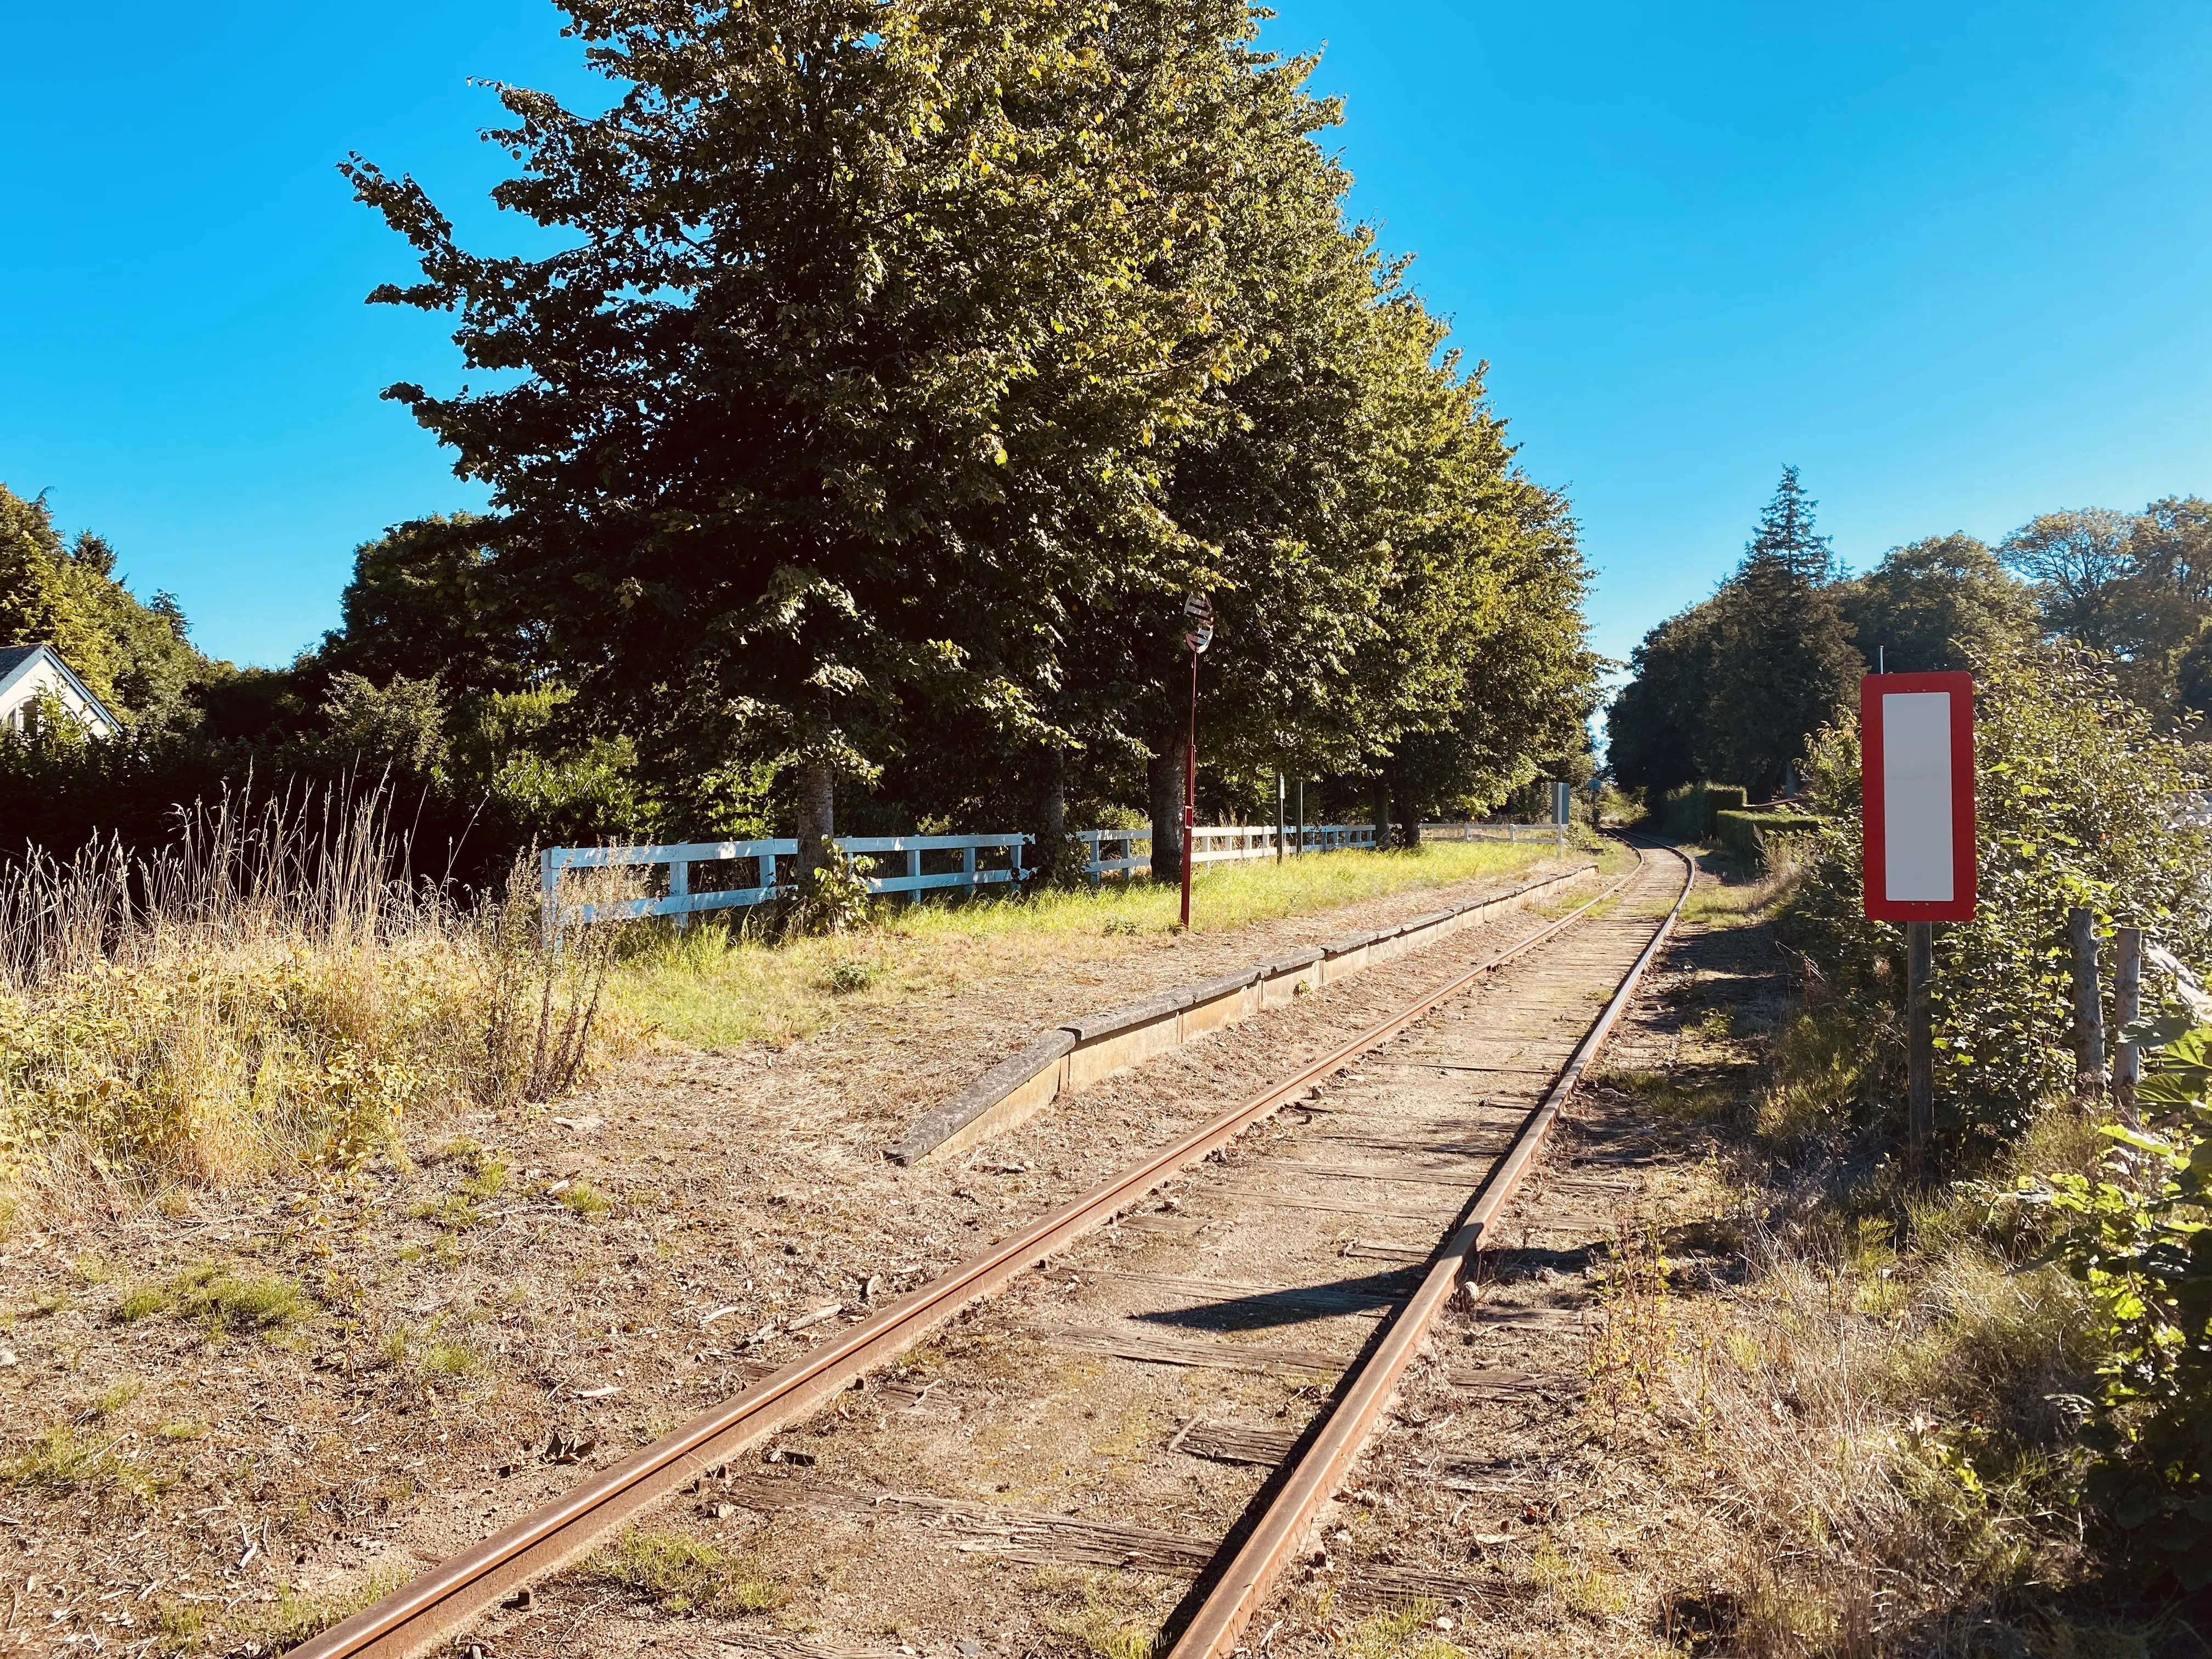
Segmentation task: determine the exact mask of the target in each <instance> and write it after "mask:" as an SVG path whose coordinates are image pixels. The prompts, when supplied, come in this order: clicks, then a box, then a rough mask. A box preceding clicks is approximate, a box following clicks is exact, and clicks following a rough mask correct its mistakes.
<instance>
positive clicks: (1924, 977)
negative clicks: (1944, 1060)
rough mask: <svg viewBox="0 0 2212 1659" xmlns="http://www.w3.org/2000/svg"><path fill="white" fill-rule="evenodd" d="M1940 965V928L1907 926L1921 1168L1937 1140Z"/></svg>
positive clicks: (1911, 1098) (1913, 1133)
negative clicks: (1935, 999)
mask: <svg viewBox="0 0 2212 1659" xmlns="http://www.w3.org/2000/svg"><path fill="white" fill-rule="evenodd" d="M1935 965H1936V924H1935V923H1934V922H1932V921H1908V922H1906V923H1905V1106H1906V1112H1907V1120H1908V1121H1907V1133H1908V1136H1909V1138H1910V1140H1911V1147H1912V1158H1913V1161H1914V1162H1915V1163H1916V1164H1917V1163H1919V1162H1920V1161H1922V1160H1923V1159H1924V1158H1926V1157H1927V1154H1928V1146H1929V1142H1930V1141H1932V1140H1934V1139H1935V1138H1936V1023H1935V1014H1934V1011H1933V1009H1932V1007H1931V1006H1930V999H1929V980H1930V979H1931V978H1932V977H1933V976H1934V970H1935Z"/></svg>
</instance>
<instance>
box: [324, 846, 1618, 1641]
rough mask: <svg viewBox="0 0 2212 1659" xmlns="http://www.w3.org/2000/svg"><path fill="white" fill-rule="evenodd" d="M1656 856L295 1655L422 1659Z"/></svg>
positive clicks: (1581, 910) (1589, 904) (1600, 899)
mask: <svg viewBox="0 0 2212 1659" xmlns="http://www.w3.org/2000/svg"><path fill="white" fill-rule="evenodd" d="M1644 864H1645V860H1644V854H1643V853H1642V852H1641V851H1640V850H1638V854H1637V867H1636V868H1635V869H1634V870H1632V871H1631V872H1629V873H1628V874H1627V875H1626V876H1624V877H1623V878H1621V879H1620V880H1619V881H1617V882H1615V883H1614V884H1613V885H1612V886H1611V887H1608V888H1607V890H1605V891H1604V892H1602V893H1600V894H1598V895H1596V896H1595V897H1593V898H1590V899H1589V900H1588V901H1586V902H1583V904H1580V905H1578V906H1577V907H1576V908H1574V909H1572V910H1571V911H1569V912H1568V913H1567V914H1566V915H1563V916H1561V917H1559V918H1558V919H1557V920H1556V921H1552V922H1550V923H1548V924H1547V925H1546V926H1544V927H1540V928H1538V929H1537V930H1536V931H1535V932H1534V933H1530V934H1529V935H1528V936H1527V937H1526V938H1524V939H1520V940H1519V941H1517V942H1516V943H1515V944H1513V945H1509V946H1508V947H1507V948H1506V949H1505V950H1504V951H1500V952H1498V954H1497V955H1496V956H1494V957H1490V958H1489V959H1488V960H1486V961H1485V962H1482V963H1479V964H1477V965H1476V966H1475V967H1474V968H1472V969H1468V971H1467V972H1466V973H1464V974H1462V975H1459V976H1457V977H1456V978H1455V979H1453V980H1451V981H1449V983H1447V984H1445V985H1443V986H1441V987H1438V988H1437V989H1436V990H1434V991H1431V992H1429V993H1428V994H1425V995H1424V996H1422V997H1420V998H1419V999H1418V1000H1415V1001H1413V1002H1412V1003H1410V1004H1408V1005H1407V1006H1406V1007H1405V1008H1403V1009H1401V1010H1400V1011H1399V1012H1397V1013H1395V1014H1394V1015H1392V1016H1390V1017H1389V1018H1387V1019H1385V1020H1383V1021H1381V1022H1380V1023H1379V1024H1375V1025H1372V1026H1370V1027H1369V1028H1368V1029H1367V1030H1364V1031H1362V1032H1361V1033H1360V1034H1359V1035H1358V1036H1356V1037H1354V1038H1352V1040H1351V1041H1350V1042H1346V1043H1345V1044H1344V1045H1343V1046H1342V1047H1340V1048H1336V1049H1334V1050H1333V1051H1332V1052H1331V1053H1330V1054H1328V1055H1327V1056H1325V1057H1324V1058H1322V1059H1321V1060H1316V1061H1314V1062H1313V1063H1312V1064H1311V1065H1309V1066H1304V1068H1302V1069H1301V1070H1299V1071H1298V1072H1297V1073H1296V1074H1295V1075H1293V1076H1291V1077H1290V1078H1288V1079H1285V1080H1284V1081H1282V1082H1280V1083H1278V1084H1275V1085H1272V1086H1270V1087H1269V1088H1268V1089H1267V1090H1266V1091H1263V1092H1261V1093H1260V1094H1258V1095H1255V1096H1254V1097H1252V1098H1251V1099H1249V1100H1248V1101H1246V1102H1245V1103H1243V1105H1241V1106H1237V1107H1235V1108H1233V1109H1231V1110H1229V1111H1227V1112H1225V1113H1223V1114H1221V1115H1219V1116H1218V1117H1215V1118H1213V1119H1212V1120H1211V1121H1208V1122H1206V1123H1205V1124H1202V1125H1200V1127H1197V1128H1194V1129H1193V1130H1191V1131H1190V1132H1189V1133H1186V1134H1185V1135H1183V1136H1182V1138H1181V1139H1178V1140H1176V1141H1175V1142H1174V1143H1173V1144H1171V1145H1170V1146H1168V1147H1166V1148H1165V1149H1164V1150H1163V1151H1161V1152H1157V1153H1155V1154H1153V1155H1152V1157H1150V1158H1146V1160H1145V1161H1144V1162H1142V1163H1140V1164H1136V1165H1134V1166H1133V1167H1132V1168H1130V1169H1128V1170H1124V1171H1123V1172H1122V1173H1121V1174H1120V1175H1118V1176H1114V1177H1113V1178H1112V1179H1110V1180H1109V1181H1107V1182H1104V1183H1103V1184H1102V1185H1100V1186H1098V1187H1095V1188H1092V1189H1091V1191H1090V1192H1088V1193H1086V1194H1083V1195H1082V1196H1081V1197H1079V1198H1077V1199H1075V1200H1072V1201H1071V1202H1069V1203H1067V1204H1066V1205H1064V1206H1061V1207H1060V1209H1058V1210H1055V1211H1054V1212H1051V1213H1049V1214H1048V1215H1046V1216H1044V1217H1043V1218H1041V1219H1040V1220H1038V1221H1036V1222H1034V1223H1032V1224H1031V1225H1029V1226H1028V1227H1025V1228H1024V1229H1023V1230H1022V1231H1019V1232H1018V1233H1016V1234H1014V1235H1013V1236H1012V1237H1010V1238H1007V1239H1006V1240H1005V1241H1003V1242H1002V1243H999V1244H996V1245H994V1246H993V1247H992V1248H990V1249H987V1250H985V1251H983V1252H982V1253H981V1254H980V1255H975V1256H971V1257H970V1258H969V1259H968V1260H967V1261H963V1262H962V1263H960V1264H959V1265H958V1266H957V1267H952V1268H951V1269H949V1270H948V1271H946V1272H945V1273H942V1274H940V1275H939V1277H938V1278H936V1279H933V1280H932V1281H931V1282H930V1283H929V1284H927V1285H923V1286H922V1287H921V1289H919V1290H916V1291H910V1292H908V1294H907V1295H906V1296H903V1297H900V1298H899V1299H898V1300H897V1301H896V1302H894V1303H892V1304H890V1305H889V1306H887V1307H885V1308H884V1309H883V1310H881V1311H880V1312H878V1313H876V1314H873V1315H872V1316H869V1317H868V1318H866V1319H865V1320H863V1321H861V1322H860V1323H859V1324H857V1325H854V1326H853V1327H851V1328H849V1329H848V1330H847V1331H846V1332H844V1333H843V1334H842V1335H841V1336H839V1337H837V1338H836V1339H835V1340H831V1341H829V1342H827V1343H825V1344H823V1346H821V1347H819V1348H817V1349H816V1350H815V1351H814V1352H812V1353H811V1354H808V1355H806V1356H805V1358H800V1359H797V1360H794V1361H793V1362H792V1363H791V1364H788V1365H786V1366H784V1367H783V1368H782V1369H781V1370H778V1371H775V1372H773V1373H772V1374H770V1375H769V1376H767V1377H764V1378H763V1379H762V1381H761V1382H760V1383H758V1384H757V1385H756V1386H755V1387H753V1388H751V1389H747V1390H746V1391H745V1392H744V1394H742V1395H738V1396H737V1397H735V1398H734V1399H732V1400H728V1401H724V1402H723V1403H722V1404H721V1405H720V1406H717V1407H714V1408H713V1409H712V1410H710V1411H708V1412H706V1413H703V1414H702V1415H701V1416H698V1417H696V1418H694V1419H692V1420H691V1421H690V1422H689V1423H687V1424H685V1425H684V1426H683V1427H681V1428H679V1429H676V1430H674V1431H671V1432H670V1433H669V1434H667V1435H665V1436H663V1437H661V1438H660V1439H659V1440H656V1441H654V1442H653V1443H652V1444H651V1445H649V1446H647V1447H644V1448H643V1449H641V1450H639V1451H636V1452H634V1453H632V1454H631V1455H629V1457H626V1458H624V1459H623V1461H622V1462H619V1463H617V1464H616V1465H614V1466H613V1467H612V1468H609V1469H607V1470H605V1471H604V1472H603V1473H601V1474H598V1475H596V1476H594V1477H592V1479H591V1480H586V1481H585V1482H584V1483H583V1484H581V1485H580V1486H577V1487H575V1488H574V1489H573V1490H572V1491H570V1492H568V1494H567V1495H565V1496H563V1497H561V1498H556V1499H555V1500H554V1501H553V1502H551V1503H550V1504H544V1505H543V1506H542V1507H540V1508H538V1509H536V1510H532V1511H531V1512H530V1513H529V1514H527V1515H525V1516H522V1517H521V1518H520V1519H519V1520H516V1521H514V1522H512V1523H511V1524H509V1525H508V1526H507V1527H505V1528H501V1530H500V1531H498V1532H496V1533H494V1534H492V1535H491V1536H490V1537H489V1538H487V1539H485V1540H483V1541H482V1542H481V1543H478V1544H476V1545H474V1546H472V1547H470V1548H469V1549H466V1550H465V1551H463V1552H461V1553H459V1554H458V1555H455V1556H453V1557H450V1558H448V1559H447V1560H445V1561H443V1562H441V1563H440V1564H439V1565H437V1566H435V1567H434V1568H432V1569H431V1570H430V1571H428V1572H427V1573H424V1574H423V1575H422V1577H418V1578H416V1579H414V1580H413V1581H411V1582H410V1583H407V1584H404V1585H402V1586H401V1587H400V1588H399V1589H397V1590H395V1591H393V1592H392V1594H391V1595H387V1596H386V1597H384V1598H383V1599H382V1600H381V1601H377V1602H374V1604H372V1605H371V1606H369V1607H366V1608H364V1609H363V1610H362V1611H361V1612H360V1613H356V1614H354V1616H353V1617H351V1618H350V1619H348V1620H345V1621H344V1622H343V1623H342V1624H339V1625H336V1626H332V1627H331V1629H329V1630H327V1631H325V1632H323V1633H322V1634H321V1635H319V1636H317V1637H313V1638H310V1639H309V1640H307V1641H306V1642H304V1643H301V1644H300V1645H299V1646H298V1647H295V1648H294V1649H292V1650H290V1659H415V1656H419V1655H422V1654H426V1653H428V1652H430V1651H431V1650H434V1649H435V1648H436V1647H437V1646H438V1645H439V1644H441V1643H443V1642H446V1641H448V1640H450V1639H451V1638H453V1637H454V1636H455V1635H457V1634H458V1633H459V1632H460V1631H461V1630H462V1629H463V1628H464V1627H465V1626H467V1625H468V1624H469V1623H470V1622H471V1621H472V1620H475V1619H476V1618H477V1617H478V1616H479V1615H480V1614H482V1613H485V1612H487V1611H489V1609H491V1608H492V1607H495V1606H496V1605H497V1604H498V1603H499V1602H500V1601H502V1600H504V1599H505V1598H506V1597H507V1595H510V1594H512V1593H513V1591H515V1590H517V1589H520V1588H522V1587H523V1585H525V1584H526V1583H529V1582H530V1581H532V1580H533V1579H537V1578H541V1577H544V1576H545V1575H547V1574H548V1573H551V1572H555V1571H559V1570H560V1569H561V1568H562V1567H564V1566H566V1565H568V1564H569V1563H570V1562H572V1561H574V1560H576V1559H578V1558H579V1557H580V1556H582V1555H583V1554H584V1553H586V1551H588V1550H589V1549H591V1548H592V1546H593V1545H595V1544H597V1543H598V1542H599V1541H600V1540H601V1539H602V1538H604V1537H605V1536H606V1535H607V1534H609V1533H611V1532H612V1531H614V1530H615V1529H616V1528H618V1527H620V1526H622V1525H623V1523H624V1522H627V1521H629V1519H630V1518H631V1517H632V1516H635V1515H636V1514H638V1513H639V1512H640V1511H641V1510H644V1509H646V1508H647V1507H648V1506H650V1505H651V1504H654V1503H657V1502H658V1501H659V1500H660V1499H661V1498H665V1497H666V1496H667V1495H669V1494H670V1493H671V1492H674V1491H675V1490H676V1489H677V1488H678V1486H682V1485H683V1484H684V1482H685V1481H687V1480H691V1479H693V1478H695V1477H696V1475H698V1474H702V1473H703V1472H704V1471H705V1470H707V1469H708V1468H711V1467H713V1466H714V1464H716V1463H718V1462H722V1461H724V1460H726V1458H728V1457H729V1456H731V1455H733V1454H735V1453H737V1452H739V1451H742V1450H744V1449H746V1448H747V1447H749V1446H751V1445H754V1444H756V1443H758V1442H760V1441H762V1440H764V1439H766V1438H768V1437H769V1436H771V1435H773V1434H776V1433H778V1432H781V1431H782V1430H784V1429H786V1428H788V1427H790V1426H791V1425H793V1424H794V1423H798V1422H801V1421H804V1420H805V1419H807V1418H808V1417H811V1415H813V1414H814V1413H816V1412H817V1411H819V1410H821V1409H822V1408H823V1407H824V1406H826V1405H828V1404H829V1402H830V1401H832V1400H834V1399H835V1398H836V1396H837V1395H840V1394H842V1393H843V1392H844V1391H845V1390H846V1389H850V1388H854V1387H857V1386H859V1385H860V1380H861V1379H862V1378H863V1377H864V1376H866V1374H867V1373H868V1372H869V1371H871V1370H874V1369H876V1368H877V1367H878V1366H880V1365H883V1364H886V1363H888V1362H889V1361H890V1360H892V1359H895V1358H897V1357H898V1356H899V1355H900V1354H902V1353H903V1352H906V1351H907V1350H908V1348H910V1347H912V1346H915V1344H916V1343H918V1342H920V1341H921V1340H923V1339H924V1338H925V1337H927V1335H928V1334H930V1333H931V1332H932V1331H933V1330H935V1329H936V1328H939V1326H941V1325H943V1324H944V1323H945V1322H946V1321H948V1320H950V1319H951V1318H953V1317H954V1316H957V1314H959V1313H960V1312H961V1311H962V1310H964V1309H966V1308H968V1307H969V1306H971V1305H973V1304H975V1303H976V1302H978V1301H980V1300H981V1299H982V1298H984V1297H988V1296H990V1295H991V1294H992V1293H994V1291H998V1290H1000V1288H1002V1287H1003V1286H1004V1285H1006V1284H1007V1283H1008V1282H1009V1281H1010V1280H1012V1279H1016V1278H1018V1276H1019V1275H1020V1274H1022V1273H1024V1272H1026V1271H1028V1269H1029V1268H1030V1267H1031V1266H1032V1265H1035V1266H1039V1267H1041V1266H1042V1265H1043V1264H1044V1262H1045V1261H1047V1260H1048V1259H1049V1258H1050V1257H1051V1256H1053V1255H1056V1254H1058V1253H1060V1252H1061V1251H1062V1250H1065V1249H1066V1248H1067V1247H1068V1246H1070V1245H1072V1244H1073V1243H1075V1242H1076V1241H1077V1240H1078V1239H1079V1238H1081V1237H1084V1236H1085V1235H1086V1234H1088V1233H1090V1232H1091V1231H1094V1230H1095V1229H1097V1228H1098V1227H1101V1226H1103V1225H1106V1224H1107V1223H1108V1222H1109V1221H1111V1220H1112V1219H1113V1218H1115V1216H1117V1215H1119V1214H1120V1213H1121V1212H1123V1211H1124V1210H1126V1209H1127V1208H1128V1207H1129V1206H1131V1205H1133V1204H1134V1203H1136V1202H1139V1200H1142V1199H1143V1198H1144V1197H1145V1196H1146V1194H1149V1193H1150V1192H1151V1191H1152V1188H1155V1187H1157V1186H1158V1185H1159V1184H1160V1182H1163V1181H1165V1180H1168V1179H1170V1177H1172V1176H1175V1175H1176V1174H1178V1173H1180V1172H1181V1171H1182V1170H1185V1169H1187V1168H1188V1167H1189V1166H1190V1165H1192V1164H1196V1163H1198V1162H1200V1160H1202V1159H1204V1158H1206V1157H1208V1156H1209V1155H1211V1154H1212V1152H1216V1151H1218V1149H1220V1148H1221V1147H1223V1146H1227V1145H1228V1144H1229V1143H1230V1142H1231V1140H1233V1139H1236V1137H1237V1135H1239V1134H1240V1133H1243V1131H1244V1130H1245V1129H1247V1128H1249V1127H1250V1126H1251V1125H1252V1124H1253V1123H1255V1122H1256V1121H1259V1120H1260V1119H1261V1118H1263V1117H1265V1116H1267V1115H1268V1114H1269V1113H1271V1112H1273V1111H1275V1110H1276V1109H1279V1108H1280V1107H1282V1106H1284V1105H1285V1104H1287V1103H1290V1102H1291V1100H1293V1099H1295V1098H1297V1097H1299V1096H1301V1095H1303V1094H1304V1093H1305V1092H1306V1091H1308V1090H1310V1088H1312V1087H1313V1085H1315V1084H1316V1083H1317V1082H1319V1081H1320V1080H1322V1079H1324V1078H1326V1077H1328V1075H1329V1074H1330V1073H1333V1072H1335V1071H1337V1070H1340V1068H1342V1067H1343V1066H1346V1064H1348V1063H1349V1062H1351V1061H1352V1060H1357V1059H1358V1057H1359V1056H1360V1055H1362V1054H1365V1053H1367V1052H1368V1051H1369V1050H1370V1049H1371V1048H1375V1047H1376V1046H1377V1045H1378V1044H1380V1043H1383V1042H1388V1041H1389V1039H1390V1038H1391V1037H1392V1036H1395V1035H1396V1034H1397V1033H1398V1032H1399V1031H1401V1030H1404V1029H1405V1028H1406V1027H1407V1025H1410V1024H1413V1022H1414V1021H1416V1020H1418V1019H1419V1018H1422V1017H1423V1016H1425V1014H1427V1013H1428V1012H1430V1011H1431V1009H1433V1008H1435V1007H1436V1006H1437V1005H1438V1004H1439V1003H1442V1002H1443V1001H1445V1000H1448V999H1449V998H1451V997H1453V996H1455V995H1457V994H1459V993H1461V992H1462V991H1464V990H1466V989H1467V988H1468V987H1469V986H1470V985H1472V984H1474V982H1475V981H1477V980H1479V979H1480V978H1482V977H1483V976H1484V975H1486V974H1489V973H1492V972H1494V971H1496V970H1497V969H1499V968H1502V967H1504V966H1505V965H1506V964H1507V963H1510V962H1512V961H1514V960H1516V958H1518V957H1522V956H1524V955H1526V954H1527V953H1528V951H1532V950H1534V949H1535V948H1536V947H1537V946H1538V945H1542V944H1544V943H1546V942H1547V941H1548V940H1550V939H1554V938H1556V937H1558V936H1559V934H1560V933H1563V932H1565V930H1566V929H1567V928H1569V927H1572V926H1573V925H1574V924H1575V923H1576V922H1577V921H1581V920H1582V919H1583V917H1584V916H1586V915H1589V913H1590V912H1591V911H1592V910H1593V909H1595V908H1597V907H1598V906H1600V905H1601V904H1603V903H1605V902H1607V900H1608V899H1611V898H1613V897H1614V896H1617V895H1618V894H1620V892H1622V891H1623V890H1626V888H1627V887H1628V885H1629V884H1631V883H1632V882H1633V881H1634V880H1635V879H1636V878H1637V877H1638V875H1640V874H1642V873H1643V871H1644Z"/></svg>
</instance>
